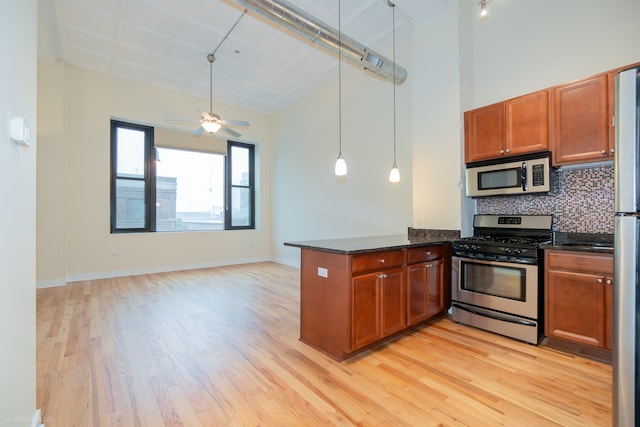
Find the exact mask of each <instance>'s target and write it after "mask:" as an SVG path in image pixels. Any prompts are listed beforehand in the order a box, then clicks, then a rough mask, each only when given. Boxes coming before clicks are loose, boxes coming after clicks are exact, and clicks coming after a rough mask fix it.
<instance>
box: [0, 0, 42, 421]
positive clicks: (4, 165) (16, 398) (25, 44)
mask: <svg viewBox="0 0 640 427" xmlns="http://www.w3.org/2000/svg"><path fill="white" fill-rule="evenodd" d="M36 28H37V9H36V1H35V0H20V1H8V0H2V1H0V57H2V60H1V61H0V77H1V78H0V182H2V187H1V188H2V191H1V192H0V199H1V200H2V201H1V202H0V203H1V206H2V209H0V236H1V237H0V343H1V344H0V348H1V350H0V425H12V426H13V425H31V420H30V418H31V417H33V415H34V412H35V410H36V380H35V373H36V348H35V340H36V338H35V336H36V334H35V305H36V301H35V284H36V278H35V264H36V259H35V258H36V252H35V244H36V229H35V225H36V219H35V212H36V151H37V150H36V147H37V145H38V144H37V142H36V54H37V52H36V49H37V38H36V36H37V32H36ZM16 116H19V117H24V118H25V119H26V120H27V123H28V124H29V127H30V129H31V146H30V147H29V148H23V147H18V146H17V145H15V144H14V143H13V142H12V141H11V140H10V139H9V119H10V118H11V117H16Z"/></svg>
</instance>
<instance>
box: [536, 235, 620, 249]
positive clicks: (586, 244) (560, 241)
mask: <svg viewBox="0 0 640 427" xmlns="http://www.w3.org/2000/svg"><path fill="white" fill-rule="evenodd" d="M540 247H541V248H542V249H553V250H561V251H578V252H595V253H601V254H613V234H590V233H565V232H559V231H556V232H555V233H554V239H553V242H552V243H547V244H544V245H541V246H540Z"/></svg>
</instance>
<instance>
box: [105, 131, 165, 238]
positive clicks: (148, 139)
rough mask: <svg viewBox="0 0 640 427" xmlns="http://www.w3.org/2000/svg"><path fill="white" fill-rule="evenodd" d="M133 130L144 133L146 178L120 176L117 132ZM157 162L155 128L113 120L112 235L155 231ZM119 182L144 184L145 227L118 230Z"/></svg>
mask: <svg viewBox="0 0 640 427" xmlns="http://www.w3.org/2000/svg"><path fill="white" fill-rule="evenodd" d="M118 128H122V129H131V130H136V131H141V132H144V138H145V140H144V174H143V175H144V176H143V178H142V179H140V178H132V177H123V176H118V151H117V148H118V139H117V135H118V133H117V130H118ZM155 170H156V162H155V150H154V149H153V127H151V126H144V125H138V124H134V123H127V122H122V121H119V120H111V212H110V217H111V233H141V232H150V231H152V230H155V203H156V182H155V181H156V180H155V179H151V178H152V177H155V172H156V171H155ZM118 180H131V181H142V182H144V188H145V194H144V196H145V197H144V201H145V218H144V227H135V228H118V226H117V210H116V208H117V182H118Z"/></svg>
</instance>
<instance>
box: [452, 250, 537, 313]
mask: <svg viewBox="0 0 640 427" xmlns="http://www.w3.org/2000/svg"><path fill="white" fill-rule="evenodd" d="M451 264H452V265H451V267H452V271H451V279H452V299H453V301H456V302H461V303H467V304H471V305H474V306H476V307H483V308H487V309H490V310H494V311H499V312H503V313H509V314H513V315H516V316H522V317H527V318H530V319H537V318H538V311H539V310H538V292H539V281H538V266H537V265H528V264H517V263H512V262H502V261H487V260H479V259H473V258H462V257H455V256H454V257H453V258H452V263H451Z"/></svg>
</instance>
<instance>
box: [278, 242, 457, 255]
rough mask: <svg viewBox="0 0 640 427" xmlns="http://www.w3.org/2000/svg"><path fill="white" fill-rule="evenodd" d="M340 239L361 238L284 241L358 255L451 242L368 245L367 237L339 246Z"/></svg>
mask: <svg viewBox="0 0 640 427" xmlns="http://www.w3.org/2000/svg"><path fill="white" fill-rule="evenodd" d="M340 240H342V242H343V243H344V244H347V243H349V242H351V243H353V242H355V241H357V240H360V239H359V238H355V239H334V240H326V241H325V242H326V243H324V244H323V243H322V242H323V241H322V240H314V241H301V242H284V245H285V246H291V247H295V248H300V249H310V250H315V251H320V252H329V253H335V254H342V255H358V254H364V253H371V252H383V251H393V250H401V249H408V248H413V247H420V246H436V245H443V244H446V243H449V242H450V240H446V239H441V238H438V239H429V238H422V239H418V240H414V241H409V239H407V241H406V242H403V243H390V244H384V243H382V244H370V245H367V244H366V242H367V240H366V238H365V239H364V241H363V243H362V245H361V246H360V247H354V248H339V247H337V246H338V245H339V241H340ZM336 242H338V243H336Z"/></svg>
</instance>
